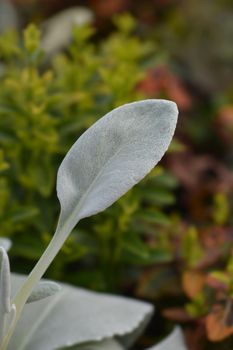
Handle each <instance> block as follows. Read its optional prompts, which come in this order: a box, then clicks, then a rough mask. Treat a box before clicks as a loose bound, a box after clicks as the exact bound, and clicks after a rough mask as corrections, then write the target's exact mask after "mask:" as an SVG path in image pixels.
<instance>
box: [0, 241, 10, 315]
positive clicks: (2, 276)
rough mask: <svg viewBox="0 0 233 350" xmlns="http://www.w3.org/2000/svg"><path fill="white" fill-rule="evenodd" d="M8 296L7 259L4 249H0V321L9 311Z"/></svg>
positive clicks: (8, 275)
mask: <svg viewBox="0 0 233 350" xmlns="http://www.w3.org/2000/svg"><path fill="white" fill-rule="evenodd" d="M10 294H11V284H10V265H9V259H8V255H7V253H6V251H5V249H4V248H3V247H0V314H1V315H0V319H1V316H2V315H3V314H4V313H9V312H10V310H11V303H10Z"/></svg>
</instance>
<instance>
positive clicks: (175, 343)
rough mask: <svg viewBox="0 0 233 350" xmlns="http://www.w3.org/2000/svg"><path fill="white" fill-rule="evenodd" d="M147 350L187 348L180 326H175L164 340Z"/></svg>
mask: <svg viewBox="0 0 233 350" xmlns="http://www.w3.org/2000/svg"><path fill="white" fill-rule="evenodd" d="M147 350H188V348H187V346H186V345H185V341H184V336H183V333H182V331H181V329H180V327H176V328H175V329H174V331H173V332H172V333H171V334H170V335H169V336H168V337H167V338H166V339H165V340H163V341H162V342H161V343H159V344H158V345H155V346H152V348H149V349H147Z"/></svg>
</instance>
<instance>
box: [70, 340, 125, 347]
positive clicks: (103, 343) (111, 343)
mask: <svg viewBox="0 0 233 350" xmlns="http://www.w3.org/2000/svg"><path fill="white" fill-rule="evenodd" d="M68 349H69V350H124V349H125V348H123V347H122V345H121V344H120V343H119V342H117V341H116V340H115V339H106V340H103V341H101V342H98V343H89V344H85V345H80V346H74V347H71V348H67V350H68Z"/></svg>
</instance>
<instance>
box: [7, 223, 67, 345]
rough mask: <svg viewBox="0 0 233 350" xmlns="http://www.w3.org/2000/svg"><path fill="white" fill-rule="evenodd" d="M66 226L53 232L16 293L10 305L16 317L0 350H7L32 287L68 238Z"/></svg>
mask: <svg viewBox="0 0 233 350" xmlns="http://www.w3.org/2000/svg"><path fill="white" fill-rule="evenodd" d="M67 226H68V227H66V225H65V224H64V225H63V227H61V228H60V229H59V231H56V232H55V234H54V236H53V238H52V239H51V241H50V243H49V245H48V247H47V248H46V250H45V251H44V253H43V255H42V256H41V258H40V260H39V261H38V262H37V264H36V266H35V267H34V268H33V270H32V271H31V273H30V274H29V276H28V278H27V279H26V281H25V283H24V284H23V285H22V287H21V289H20V290H19V291H18V293H17V294H16V296H15V297H14V299H13V301H12V303H13V304H15V306H16V317H15V319H14V322H13V324H12V327H11V329H10V330H9V332H8V333H7V335H6V337H5V338H4V341H3V343H2V345H1V346H0V350H6V349H7V345H8V343H9V340H10V338H11V336H12V334H13V332H14V330H15V326H16V324H17V321H18V320H19V317H20V315H21V312H22V310H23V307H24V305H25V303H26V302H27V299H28V297H29V296H30V295H31V293H32V291H33V289H34V287H35V286H36V285H37V283H38V282H39V281H40V279H41V277H42V276H43V275H44V273H45V271H46V270H47V268H48V267H49V265H50V264H51V262H52V261H53V259H54V258H55V256H56V255H57V253H58V252H59V250H60V248H61V247H62V245H63V243H64V242H65V240H66V238H67V237H68V234H69V233H70V231H71V230H70V227H69V225H67Z"/></svg>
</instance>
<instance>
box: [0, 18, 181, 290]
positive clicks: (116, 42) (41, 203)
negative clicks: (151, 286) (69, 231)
mask: <svg viewBox="0 0 233 350" xmlns="http://www.w3.org/2000/svg"><path fill="white" fill-rule="evenodd" d="M115 24H116V27H117V30H116V31H115V32H114V33H113V34H112V35H110V36H109V37H108V38H106V39H105V41H104V42H100V43H94V42H93V40H92V35H93V29H92V28H91V27H89V26H86V27H82V28H75V29H74V32H73V41H72V43H71V45H70V46H69V47H68V49H67V52H66V53H64V54H60V55H58V56H56V57H55V59H54V61H53V62H51V63H49V62H46V60H44V59H43V52H42V50H41V49H40V32H39V31H38V29H37V28H36V27H35V26H33V25H31V26H29V27H28V28H27V29H26V30H25V32H24V37H23V39H21V38H19V37H18V35H17V34H16V33H15V32H7V33H5V35H3V36H2V37H1V38H0V58H1V62H2V63H1V74H0V80H1V85H2V89H1V92H0V130H1V133H0V170H1V173H0V224H1V235H3V236H6V237H9V238H11V239H12V240H13V242H14V244H13V248H12V252H11V256H12V264H13V266H15V267H16V268H17V269H18V270H19V271H25V265H27V266H32V265H33V262H34V261H36V260H37V259H38V258H39V257H40V255H41V253H42V251H43V249H44V247H45V246H46V245H47V243H48V242H49V241H50V239H51V238H52V237H51V232H53V230H54V227H55V223H56V216H57V213H58V206H57V204H56V202H55V201H54V195H53V194H54V188H55V174H56V169H57V167H58V164H59V162H60V160H61V159H62V157H63V156H64V155H65V153H66V152H67V150H68V149H69V147H70V146H71V144H72V143H73V142H74V141H75V139H76V138H77V135H80V134H81V133H82V132H83V131H85V130H86V129H87V128H88V127H89V126H90V125H91V124H92V123H93V122H95V121H96V119H98V118H99V117H100V116H101V115H103V114H105V113H106V112H107V111H108V110H111V109H112V108H115V107H117V106H119V105H121V104H123V103H126V102H129V101H132V100H138V99H142V98H143V96H142V93H139V92H138V91H137V89H136V87H137V84H138V82H139V81H140V80H141V79H142V78H143V76H144V71H145V68H146V67H147V65H148V60H149V59H150V61H153V62H154V59H153V57H154V52H153V49H152V45H151V44H150V43H149V42H145V41H142V40H140V39H139V38H137V37H135V36H134V31H135V28H136V24H135V23H134V21H133V19H132V18H131V17H129V16H123V17H118V18H116V19H115ZM125 48H127V50H126V49H125ZM174 186H176V182H175V180H174V179H173V178H172V177H171V176H170V175H169V174H168V173H167V172H166V171H165V170H164V169H163V168H161V167H158V168H156V170H154V171H153V172H151V174H150V176H149V177H147V178H146V179H145V180H144V181H143V182H142V183H141V184H140V185H139V186H138V187H137V188H135V189H133V190H132V191H131V192H130V193H128V194H127V195H126V196H124V197H123V198H121V200H120V201H118V203H116V204H115V205H114V206H112V207H111V208H110V209H109V210H107V211H106V212H105V213H104V214H101V215H100V216H98V217H96V218H93V219H91V220H89V221H85V220H84V221H83V222H82V223H81V224H80V226H79V229H78V232H77V234H76V230H74V234H73V235H71V236H70V237H69V239H68V240H67V242H66V243H65V245H64V246H63V248H62V250H61V253H60V256H59V259H57V260H56V264H53V266H52V267H51V268H50V270H49V276H50V277H52V278H56V279H61V280H64V279H66V280H68V281H70V282H72V283H76V284H79V285H84V286H86V287H91V288H92V289H98V290H114V289H117V287H119V285H121V279H122V276H123V273H122V272H121V271H122V270H123V269H122V267H127V266H136V265H137V266H140V265H145V264H151V263H153V262H158V261H164V260H166V261H167V260H169V259H170V258H171V257H170V255H169V254H168V252H167V251H166V250H164V249H160V248H159V247H158V246H157V247H155V246H150V247H149V246H148V245H146V244H145V242H144V233H145V232H146V230H147V231H152V230H153V231H154V227H155V226H158V225H159V226H160V227H166V226H167V225H169V224H170V223H171V220H170V219H169V217H168V216H166V215H165V214H164V213H163V211H162V208H163V207H164V206H166V205H170V204H172V203H173V201H174V197H173V195H172V189H173V188H174ZM142 203H143V208H144V209H143V210H142V209H141V208H142V205H141V204H142ZM77 243H78V245H77ZM80 260H81V261H82V262H83V265H84V266H85V265H87V264H88V270H87V269H83V271H80V274H79V275H77V274H73V273H70V272H69V271H70V268H67V266H68V265H69V266H70V265H72V266H73V265H74V264H77V261H80ZM124 271H126V270H125V269H124ZM113 272H114V273H113ZM113 275H114V276H115V278H114V279H113V278H112V276H113ZM117 276H118V278H117Z"/></svg>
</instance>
